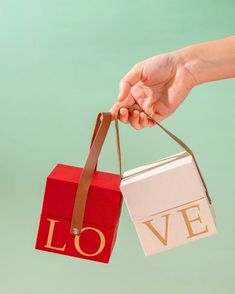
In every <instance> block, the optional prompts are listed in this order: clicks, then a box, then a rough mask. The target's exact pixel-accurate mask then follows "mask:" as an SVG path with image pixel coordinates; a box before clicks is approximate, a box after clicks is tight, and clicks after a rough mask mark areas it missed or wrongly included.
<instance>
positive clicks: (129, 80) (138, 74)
mask: <svg viewBox="0 0 235 294" xmlns="http://www.w3.org/2000/svg"><path fill="white" fill-rule="evenodd" d="M142 71H143V69H142V63H137V64H136V65H134V66H133V67H132V69H131V70H130V71H129V72H128V73H127V74H126V75H125V76H124V77H123V78H122V80H121V81H120V84H119V94H118V98H117V99H118V101H122V100H124V99H125V98H126V97H127V96H128V95H129V93H130V90H131V88H132V87H133V86H134V85H135V84H136V83H138V82H139V81H141V79H142Z"/></svg>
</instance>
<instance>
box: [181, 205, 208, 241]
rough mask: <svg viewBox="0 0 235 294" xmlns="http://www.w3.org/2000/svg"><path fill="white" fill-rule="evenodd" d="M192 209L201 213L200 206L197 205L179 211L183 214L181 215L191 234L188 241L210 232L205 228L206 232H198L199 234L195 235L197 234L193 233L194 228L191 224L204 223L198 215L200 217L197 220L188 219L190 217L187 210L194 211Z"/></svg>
mask: <svg viewBox="0 0 235 294" xmlns="http://www.w3.org/2000/svg"><path fill="white" fill-rule="evenodd" d="M192 208H197V209H198V211H200V207H199V204H195V205H192V206H190V207H186V208H183V209H180V210H178V212H181V213H182V215H183V218H184V222H185V224H186V226H187V229H188V232H189V235H188V237H187V239H189V238H192V237H195V236H198V235H201V234H204V233H207V232H208V228H207V226H205V229H204V231H200V232H197V233H195V232H194V231H193V228H192V226H191V223H192V222H195V221H199V222H200V223H202V220H201V218H200V215H199V214H198V217H197V218H194V219H189V217H188V215H187V210H189V209H192Z"/></svg>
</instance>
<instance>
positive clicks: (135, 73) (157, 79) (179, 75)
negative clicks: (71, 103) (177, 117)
mask: <svg viewBox="0 0 235 294" xmlns="http://www.w3.org/2000/svg"><path fill="white" fill-rule="evenodd" d="M195 84H196V81H195V79H194V77H193V75H192V74H191V72H190V71H189V70H188V69H187V68H186V67H185V61H184V58H183V56H181V52H180V50H179V51H174V52H169V53H165V54H161V55H156V56H153V57H151V58H148V59H146V60H144V61H141V62H139V63H137V64H136V65H134V66H133V68H132V69H131V70H130V71H129V72H128V73H127V74H126V75H125V76H124V77H123V79H122V80H121V82H120V85H119V95H118V98H117V102H116V103H115V104H114V105H113V106H112V108H111V109H110V112H111V113H112V115H113V118H116V117H118V119H119V120H120V121H122V122H123V123H130V124H131V126H132V127H134V128H135V129H137V130H140V129H142V128H145V127H152V126H153V125H155V124H156V123H155V122H154V121H153V120H155V121H157V122H160V121H162V120H163V119H165V118H166V117H168V116H169V115H171V114H172V113H173V112H175V110H176V109H177V108H178V107H179V105H180V104H181V103H182V102H183V101H184V99H185V98H186V97H187V95H188V93H189V92H190V90H191V89H192V88H193V87H194V86H195ZM134 109H135V110H134ZM136 109H138V110H136ZM119 110H120V111H119ZM143 111H144V112H145V113H144V112H143ZM146 114H148V116H150V117H151V118H152V119H153V120H151V119H149V118H148V116H147V115H146Z"/></svg>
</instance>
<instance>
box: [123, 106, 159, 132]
mask: <svg viewBox="0 0 235 294" xmlns="http://www.w3.org/2000/svg"><path fill="white" fill-rule="evenodd" d="M118 119H119V120H120V121H121V122H123V123H125V124H128V123H129V124H130V125H131V126H132V127H133V128H135V129H136V130H141V129H143V128H151V127H153V126H154V125H155V124H156V123H155V122H153V121H152V120H150V119H149V118H148V117H147V115H146V114H145V113H144V112H141V111H140V110H136V109H135V110H132V111H130V109H127V108H121V109H120V111H119V116H118Z"/></svg>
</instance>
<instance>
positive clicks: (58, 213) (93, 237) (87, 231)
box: [36, 113, 122, 263]
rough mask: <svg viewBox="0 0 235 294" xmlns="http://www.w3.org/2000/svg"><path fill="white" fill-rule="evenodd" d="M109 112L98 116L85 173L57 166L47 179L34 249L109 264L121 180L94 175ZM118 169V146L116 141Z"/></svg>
mask: <svg viewBox="0 0 235 294" xmlns="http://www.w3.org/2000/svg"><path fill="white" fill-rule="evenodd" d="M111 120H112V118H111V114H110V113H100V114H99V115H98V117H97V121H96V126H95V130H94V133H93V136H92V142H91V146H90V150H89V154H88V157H87V161H86V164H85V166H84V168H80V167H74V166H68V165H63V164H58V165H57V166H56V167H55V168H54V169H53V171H52V172H51V174H50V175H49V176H48V177H47V182H46V188H45V194H44V201H43V206H42V213H41V219H40V224H39V229H38V235H37V241H36V249H39V250H44V251H49V252H54V253H58V254H64V255H69V256H74V257H79V258H85V259H90V260H93V261H99V262H104V263H108V262H109V259H110V256H111V253H112V249H113V247H114V244H115V240H116V235H117V229H118V224H119V217H120V213H121V207H122V195H121V192H120V189H119V186H120V175H117V174H112V173H107V172H102V171H96V166H97V160H98V157H99V153H100V150H101V148H102V145H103V142H104V139H105V136H106V134H107V131H108V128H109V125H110V122H111ZM117 143H118V144H117V146H118V155H119V168H120V170H119V171H120V173H121V166H120V146H119V138H118V137H117Z"/></svg>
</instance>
